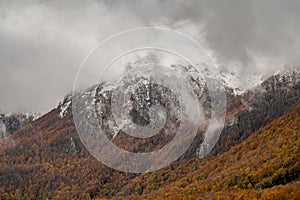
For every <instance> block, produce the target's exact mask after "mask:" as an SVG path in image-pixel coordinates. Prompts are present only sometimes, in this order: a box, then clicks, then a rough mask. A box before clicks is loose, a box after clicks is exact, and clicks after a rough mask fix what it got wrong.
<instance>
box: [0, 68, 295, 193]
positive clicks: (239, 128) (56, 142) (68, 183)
mask: <svg viewBox="0 0 300 200" xmlns="http://www.w3.org/2000/svg"><path fill="white" fill-rule="evenodd" d="M193 83H197V81H196V82H193ZM196 85H197V84H196ZM144 86H145V87H140V88H143V89H144V90H143V91H144V92H142V93H138V94H140V95H145V94H147V87H148V86H151V87H152V88H153V87H154V88H155V85H153V84H151V83H147V84H145V85H144ZM101 87H102V88H101ZM110 88H111V87H110ZM104 89H105V88H103V85H100V87H98V88H97V87H96V88H95V87H93V88H91V89H90V90H89V91H86V92H84V93H79V95H85V96H87V97H91V98H92V99H89V98H87V99H88V100H89V101H91V102H92V103H93V102H94V103H95V105H102V106H104V108H105V109H106V110H103V109H100V110H98V112H100V111H102V112H103V111H107V112H104V113H108V114H110V107H109V106H108V105H109V104H106V103H105V101H104V100H105V99H104V97H105V96H106V94H109V87H108V89H107V90H106V89H105V90H104ZM299 90H300V87H299V71H291V72H287V73H281V74H277V75H274V76H271V77H270V78H268V79H267V80H265V81H264V82H263V83H262V84H261V85H259V86H257V87H256V88H255V89H254V90H251V91H248V92H246V93H243V94H240V95H236V96H234V95H233V94H232V92H228V93H227V96H228V103H227V116H226V121H225V122H226V123H225V128H224V130H223V132H222V134H221V137H220V139H219V141H218V143H217V145H216V146H215V148H214V149H213V151H212V152H211V153H210V154H209V156H208V157H206V158H204V159H199V158H198V155H197V152H198V151H197V149H198V148H199V144H201V142H202V139H203V138H202V133H203V130H202V128H201V127H200V128H199V133H198V134H197V136H196V138H195V141H194V142H193V144H192V145H191V147H190V148H189V149H188V151H187V152H186V153H185V154H184V155H183V156H182V157H181V158H180V159H179V160H178V161H176V162H175V163H173V164H172V165H170V166H168V167H166V168H164V169H161V170H159V171H156V172H151V173H146V174H130V173H125V172H119V171H116V170H113V169H110V168H108V167H106V166H104V165H103V164H101V163H100V162H99V161H97V160H96V159H95V158H93V157H92V156H91V155H90V154H89V152H88V151H87V150H86V149H85V147H84V146H83V144H82V142H81V140H80V138H79V136H78V134H77V131H76V128H75V125H74V121H73V116H72V96H71V95H68V96H67V97H66V98H65V99H64V100H63V102H61V103H60V104H59V106H58V107H57V108H55V109H53V110H52V111H50V112H49V113H47V114H45V115H44V116H42V117H41V118H39V119H37V120H35V121H33V122H30V123H27V124H25V125H24V126H23V127H22V128H21V129H19V130H17V131H16V132H14V133H13V134H12V135H11V136H10V139H11V140H13V141H14V144H13V145H9V144H6V143H5V144H4V145H1V146H0V196H1V197H2V198H4V199H7V198H11V199H39V198H40V199H47V198H48V199H90V198H96V197H105V198H112V197H129V196H131V195H144V196H145V197H148V196H147V195H149V197H150V198H151V197H153V196H151V195H162V193H156V194H155V192H154V191H155V190H158V189H159V188H161V190H162V191H163V189H164V188H166V189H167V188H170V189H174V188H173V185H172V184H177V183H178V184H180V182H181V180H183V179H184V178H185V177H193V176H194V174H195V176H196V175H197V176H196V178H195V179H197V180H199V181H201V179H203V180H205V181H204V182H201V184H203V185H204V186H203V187H206V185H205V182H206V181H207V182H208V184H207V189H208V190H211V191H212V188H211V187H212V186H213V185H214V184H215V183H216V187H217V182H213V181H212V182H209V181H211V180H210V177H212V178H211V179H212V180H213V178H214V177H215V174H212V176H210V171H205V167H207V168H208V169H212V170H215V169H220V170H223V171H224V173H225V172H226V169H225V168H224V169H223V168H222V165H223V164H224V163H222V162H223V161H224V160H223V159H221V158H223V157H222V156H224V155H225V156H226V155H227V156H228V155H231V153H232V151H233V150H232V149H235V150H236V153H235V154H234V155H235V156H236V155H240V157H242V156H243V155H244V154H245V155H246V154H247V159H249V160H250V159H253V162H256V160H257V163H259V164H258V165H257V166H256V168H258V167H261V166H264V165H263V164H262V163H261V159H263V161H264V162H266V161H267V160H266V159H269V157H266V158H264V156H263V155H262V156H261V157H255V155H254V154H250V153H251V151H252V150H251V151H249V152H250V153H249V152H248V151H247V150H246V149H245V148H244V146H247V145H245V144H244V143H245V142H246V141H247V142H248V141H250V143H251V141H252V140H253V138H258V135H264V130H269V129H271V128H270V127H273V126H275V125H274V124H273V123H274V120H275V121H276V120H278V121H280V120H281V121H282V123H279V124H280V126H278V130H279V132H283V131H285V130H290V129H291V130H292V131H293V130H296V140H295V141H294V140H293V139H291V141H290V138H289V136H286V134H284V137H283V138H285V137H287V138H288V139H287V141H286V142H287V145H286V146H287V147H288V150H285V151H284V153H282V154H280V156H281V157H280V156H277V154H274V155H275V157H276V160H277V161H278V162H281V161H286V160H290V159H292V158H294V157H290V156H289V154H288V153H293V152H295V151H294V150H293V149H290V148H289V146H291V145H295V144H298V143H299V141H298V139H297V138H298V135H297V134H298V133H299V129H297V128H298V126H297V122H298V121H297V120H296V119H298V115H297V114H296V113H297V112H298V111H299V106H298V107H296V109H295V108H293V107H294V106H296V105H298V104H299V103H300V100H299V97H300V93H299V92H300V91H299ZM145 91H146V92H145ZM157 91H158V94H157V95H154V96H151V97H150V100H149V102H150V103H153V102H154V101H153V100H154V99H155V97H159V96H161V97H163V95H162V94H168V95H170V96H171V97H172V93H169V91H167V90H164V89H163V88H157ZM159 91H164V92H165V93H161V92H159ZM199 91H202V92H201V93H199V94H204V96H200V95H199V96H198V97H203V98H204V99H203V101H201V102H202V103H203V105H204V106H206V102H209V99H206V98H205V97H206V96H205V87H203V90H199ZM229 91H230V90H229ZM95 97H97V98H98V99H97V98H96V99H95ZM100 97H102V98H100ZM143 99H146V98H143ZM97 100H98V101H97ZM206 100H207V101H206ZM159 101H160V102H162V103H164V102H165V103H167V101H163V98H161V99H160V100H159ZM133 102H137V101H136V100H134V101H133ZM149 102H146V101H145V102H141V103H139V104H134V108H139V107H141V105H147V103H149ZM207 104H208V103H207ZM174 105H176V104H174ZM145 109H148V107H147V106H146V108H145ZM172 109H175V110H176V109H177V107H176V106H175V107H172ZM206 109H207V110H208V111H209V105H208V107H206ZM136 110H137V112H138V111H142V110H140V109H136ZM289 110H290V112H291V113H292V114H290V113H289V114H286V115H284V113H287V112H288V111H289ZM137 112H133V114H132V117H133V118H135V117H136V118H137V119H136V120H137V121H138V120H141V119H142V120H141V121H139V122H138V123H144V122H145V121H146V122H147V114H146V112H141V113H137ZM136 113H137V114H136ZM207 113H208V116H209V112H207ZM298 113H299V112H298ZM282 115H284V116H283V118H280V117H281V116H282ZM101 116H104V118H100V119H101V120H103V121H104V122H105V120H108V119H110V117H108V116H109V115H107V114H105V115H103V113H102V115H101ZM105 116H107V118H105ZM141 116H142V118H140V117H141ZM170 120H171V119H170ZM294 121H295V122H294ZM170 122H172V120H171V121H170ZM295 123H296V124H295ZM276 124H277V123H276ZM298 124H299V123H298ZM269 126H270V127H269ZM263 127H264V128H263ZM276 127H277V125H276ZM295 128H296V129H295ZM109 130H110V129H109ZM108 133H110V134H109V135H108V136H109V137H110V138H111V139H112V141H113V142H114V143H115V144H116V145H120V146H121V147H122V148H124V149H128V150H133V151H138V150H139V149H141V147H142V150H143V151H147V150H151V149H153V147H154V146H155V145H157V144H158V146H159V145H161V146H162V145H163V144H164V142H167V141H169V139H171V138H169V137H165V138H164V137H163V134H161V135H160V136H158V137H156V138H152V140H151V141H147V142H148V143H143V142H145V141H142V140H141V141H138V142H136V140H133V139H132V138H128V137H125V134H124V133H122V132H121V131H118V132H108ZM276 133H278V131H276ZM252 135H254V136H252ZM261 137H263V136H261ZM162 138H163V139H162ZM251 138H252V139H251ZM262 139H263V141H264V142H263V143H262V144H259V145H260V146H263V145H267V144H268V143H270V145H269V146H266V148H267V147H271V146H272V145H271V144H273V143H272V141H273V139H274V141H273V142H274V143H276V142H277V139H279V137H275V136H274V137H273V135H272V137H267V138H262ZM295 142H296V143H295ZM145 144H146V145H145ZM276 144H277V143H276ZM122 145H123V146H122ZM241 145H242V147H243V148H240V146H241ZM243 145H244V146H243ZM249 145H250V144H249ZM257 145H258V144H257ZM273 146H274V145H273ZM296 146H297V145H296ZM298 146H299V145H298ZM239 148H240V149H239ZM284 148H285V147H284ZM278 149H281V148H278ZM240 150H241V151H240ZM296 150H297V149H296ZM239 151H240V152H239ZM262 151H263V149H262ZM227 152H231V153H230V154H226V153H227ZM276 152H277V150H276ZM276 152H275V153H276ZM298 152H299V151H298ZM248 153H249V154H248ZM257 153H259V155H261V154H262V152H261V151H258V152H257ZM272 155H273V154H272ZM251 156H252V157H251ZM295 156H296V158H298V157H297V156H299V154H297V152H296V155H295ZM226 158H228V157H226ZM234 158H235V157H234ZM271 158H272V156H271ZM220 160H221V161H222V162H221V161H220ZM298 160H299V159H298ZM238 161H240V160H238ZM238 161H237V160H234V159H233V161H232V163H233V167H234V166H236V168H237V169H241V166H240V165H239V164H240V162H238ZM296 161H297V159H296ZM253 162H252V163H253ZM229 163H230V162H229ZM291 163H292V164H293V165H291V166H294V165H295V163H297V162H295V161H294V160H292V161H291ZM226 166H227V165H226ZM256 168H255V170H256ZM263 169H264V168H263ZM274 169H275V170H276V169H279V168H278V167H277V166H276V167H274ZM287 169H289V170H290V169H294V168H290V166H289V165H288V167H287ZM295 169H297V168H295ZM255 170H254V172H255ZM212 172H214V173H218V171H212ZM263 172H265V173H268V172H269V173H270V174H271V175H270V176H273V174H274V173H275V172H273V171H272V169H271V168H270V167H267V168H266V169H264V171H263ZM197 173H198V174H197ZM201 173H203V175H202V174H201ZM230 173H234V171H230ZM199 174H200V175H199ZM204 175H205V176H204ZM242 175H243V174H242ZM242 175H241V174H240V173H237V175H236V176H237V180H236V183H235V182H233V183H232V184H233V186H232V187H231V189H232V190H233V192H237V193H238V192H239V191H240V190H243V187H244V186H241V187H240V188H239V187H238V185H239V184H240V183H241V184H242V183H243V181H246V179H244V177H243V176H242ZM255 175H256V174H252V176H255ZM224 176H225V175H224ZM264 176H265V175H264ZM264 176H263V178H259V179H257V180H255V181H256V182H255V183H254V182H253V184H252V183H251V184H252V187H254V188H255V186H257V187H258V189H257V190H259V184H261V183H263V181H262V180H263V179H264V178H267V177H264ZM221 177H222V176H221ZM274 177H275V176H274ZM221 179H222V178H221ZM294 179H297V178H295V176H293V180H290V179H289V181H286V182H280V181H279V182H276V183H275V182H274V183H275V184H273V180H271V182H272V184H273V185H269V186H268V185H265V186H261V187H262V189H263V188H264V187H266V188H268V187H272V186H275V185H278V184H286V183H287V182H291V181H294ZM216 180H217V181H219V180H220V179H216ZM192 181H193V179H192ZM192 181H189V180H187V182H184V183H183V185H186V187H187V188H188V189H189V188H190V189H191V190H192V187H193V185H190V183H189V182H191V183H192ZM226 181H227V179H226ZM229 181H230V180H229ZM233 181H235V179H234V177H233ZM221 183H222V184H223V182H221ZM224 184H225V183H224ZM256 184H257V185H256ZM236 185H237V188H235V187H234V186H236ZM244 185H245V184H244ZM247 185H248V183H247ZM286 186H287V187H288V185H286ZM278 187H279V186H278ZM294 187H296V188H297V187H298V185H297V183H292V186H291V188H294ZM180 188H185V187H180ZM188 189H187V191H188ZM217 189H218V188H217ZM271 189H272V188H271ZM201 190H202V189H201ZM218 190H222V189H220V188H219V189H218ZM266 190H268V189H266ZM173 191H174V194H177V193H175V189H174V190H173ZM180 191H181V190H180ZM182 191H183V190H182ZM183 192H184V191H183ZM165 193H167V192H165ZM187 193H191V195H192V196H196V195H200V194H201V195H202V194H203V193H201V191H200V192H199V191H198V190H197V191H196V193H197V194H195V193H192V192H191V191H188V192H187ZM182 194H185V193H182ZM213 195H215V194H213ZM224 195H227V194H224ZM133 198H136V197H135V196H133Z"/></svg>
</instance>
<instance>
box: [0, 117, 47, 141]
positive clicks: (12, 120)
mask: <svg viewBox="0 0 300 200" xmlns="http://www.w3.org/2000/svg"><path fill="white" fill-rule="evenodd" d="M40 116H41V115H40V114H36V113H25V114H22V113H19V114H0V139H3V138H4V137H6V136H9V135H10V134H12V133H13V132H15V131H16V130H18V129H19V128H21V127H22V126H23V125H24V124H26V123H29V122H31V121H34V120H36V119H38V118H39V117H40Z"/></svg>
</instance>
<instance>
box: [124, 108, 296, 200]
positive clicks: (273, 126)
mask: <svg viewBox="0 0 300 200" xmlns="http://www.w3.org/2000/svg"><path fill="white" fill-rule="evenodd" d="M299 144H300V104H298V105H297V106H295V107H293V108H292V109H291V110H290V111H288V112H287V113H286V114H284V115H283V116H282V117H280V118H278V119H276V120H274V121H272V122H271V123H269V124H267V125H266V126H264V127H262V128H261V129H259V130H258V131H256V132H255V133H253V134H252V135H251V136H250V137H249V138H247V139H246V140H244V141H243V142H242V143H241V144H239V145H236V146H234V147H232V148H231V149H230V150H229V151H228V152H226V153H224V154H222V155H219V156H217V157H216V158H214V159H213V160H211V161H210V162H205V163H201V162H199V161H198V162H197V161H194V162H191V163H189V164H187V165H186V166H184V168H185V170H186V171H188V174H187V176H185V177H182V178H178V179H176V180H175V181H174V180H173V181H172V182H169V181H168V179H169V178H173V177H172V176H176V175H175V174H174V173H176V172H174V171H169V172H168V171H167V170H166V171H165V172H164V174H165V175H166V174H168V178H166V180H165V181H166V182H169V183H168V184H167V185H166V186H164V187H161V188H159V189H158V190H154V191H152V192H151V193H149V194H146V195H144V196H142V197H139V198H138V197H137V196H135V199H147V198H149V199H166V198H169V199H196V198H197V199H200V198H204V199H295V200H296V199H297V198H299V196H300V179H299V178H300V146H299ZM150 176H152V175H150ZM161 176H162V177H157V176H156V179H160V178H164V176H163V175H161ZM153 183H157V182H153V181H152V180H150V178H149V177H147V175H146V176H145V177H142V178H140V177H137V178H135V179H134V180H133V181H131V183H130V184H131V185H130V186H129V187H128V188H131V189H132V190H133V191H135V192H136V191H139V189H140V188H143V190H144V191H147V190H148V189H149V188H151V187H152V184H153ZM145 193H146V192H145Z"/></svg>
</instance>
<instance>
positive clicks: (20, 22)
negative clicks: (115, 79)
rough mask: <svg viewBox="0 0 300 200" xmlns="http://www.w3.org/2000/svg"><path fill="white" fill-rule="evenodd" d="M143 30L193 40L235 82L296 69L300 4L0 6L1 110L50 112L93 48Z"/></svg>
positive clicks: (7, 0)
mask: <svg viewBox="0 0 300 200" xmlns="http://www.w3.org/2000/svg"><path fill="white" fill-rule="evenodd" d="M142 26H161V27H168V28H172V29H176V30H179V31H181V32H183V33H186V34H188V35H190V36H192V37H193V38H194V39H196V40H198V41H199V42H201V43H202V44H203V45H204V46H205V47H206V48H208V49H209V50H210V51H211V52H212V53H213V54H212V55H213V57H214V59H215V60H216V61H217V63H218V65H219V66H220V68H226V69H229V70H234V71H236V72H237V73H238V74H239V75H241V77H247V76H248V74H253V73H256V74H261V73H263V74H265V75H268V74H271V73H273V72H274V71H277V70H279V69H281V68H282V67H283V66H284V65H286V64H287V65H299V63H300V1H299V0H287V1H282V0H265V1H260V0H248V1H240V0H236V1H234V0H230V1H215V0H207V1H202V0H189V1H184V0H151V1H150V0H144V1H143V0H131V1H124V0H122V1H121V0H120V1H118V0H115V1H114V0H112V1H111V0H103V1H100V0H97V1H96V0H94V1H93V0H90V1H84V0H72V1H71V0H52V1H48V0H27V1H23V0H1V1H0V94H1V98H0V110H3V111H8V112H16V111H22V110H28V111H34V112H46V111H49V110H50V109H52V108H54V107H56V106H57V104H58V102H59V101H61V100H62V98H63V97H64V96H65V94H67V93H69V92H70V91H71V90H72V86H73V83H74V79H75V75H76V72H77V70H78V67H79V65H80V63H81V62H82V60H83V59H84V57H85V56H86V55H87V53H88V52H89V51H90V50H91V49H92V48H93V47H94V46H95V45H97V44H98V43H99V42H101V41H103V40H104V39H106V38H107V37H109V36H110V35H112V34H116V33H118V32H120V31H124V30H127V29H131V28H137V27H142ZM241 84H242V82H241Z"/></svg>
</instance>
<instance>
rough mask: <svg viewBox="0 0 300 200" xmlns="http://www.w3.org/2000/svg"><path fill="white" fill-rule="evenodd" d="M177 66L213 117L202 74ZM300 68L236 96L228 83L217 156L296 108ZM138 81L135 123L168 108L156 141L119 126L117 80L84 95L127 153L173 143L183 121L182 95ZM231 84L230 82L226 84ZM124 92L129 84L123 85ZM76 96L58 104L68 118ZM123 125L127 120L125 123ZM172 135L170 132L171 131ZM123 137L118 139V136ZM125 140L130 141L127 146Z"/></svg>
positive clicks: (131, 109) (110, 135) (132, 115)
mask: <svg viewBox="0 0 300 200" xmlns="http://www.w3.org/2000/svg"><path fill="white" fill-rule="evenodd" d="M173 67H174V68H177V70H178V72H179V73H181V74H183V75H184V76H185V77H186V79H187V80H189V84H190V85H191V86H192V88H193V91H194V92H195V93H196V94H197V98H198V102H199V105H200V106H202V107H203V108H204V110H203V112H204V116H205V119H209V117H210V111H211V101H210V97H209V93H208V90H207V87H206V85H205V84H203V83H204V82H203V80H201V79H200V78H198V77H200V75H199V74H197V72H195V71H194V70H193V69H192V68H190V67H185V66H173ZM299 80H300V72H299V71H298V70H288V71H284V72H280V73H277V74H275V75H273V76H271V77H269V78H268V79H266V80H265V81H263V82H262V83H261V84H260V85H257V86H256V87H255V88H254V89H253V90H249V91H246V92H244V93H242V94H240V95H236V96H235V95H234V93H233V90H232V89H230V88H228V87H225V91H226V96H227V101H228V102H227V116H226V121H225V127H224V130H223V132H222V134H221V137H220V139H219V141H218V143H217V145H216V146H215V148H214V150H213V151H212V155H216V154H218V153H223V152H225V151H227V150H228V149H229V148H230V147H231V146H234V145H236V144H238V143H240V142H241V141H243V140H245V139H246V138H247V137H249V135H250V134H251V133H252V132H254V131H256V130H258V129H259V128H261V127H262V126H264V125H265V124H267V123H269V122H270V121H272V120H274V119H276V118H277V117H279V116H281V115H282V114H283V113H285V112H286V111H287V110H289V109H290V108H291V107H292V106H294V105H296V104H297V103H299V101H300V81H299ZM131 81H133V82H134V84H136V85H138V87H136V89H135V90H134V92H133V93H132V94H131V96H130V99H129V101H128V102H127V105H130V106H128V107H129V110H128V113H129V115H128V117H129V118H131V119H130V120H131V122H134V123H135V124H138V125H141V126H145V125H148V124H149V123H150V121H149V120H150V116H149V111H150V109H151V107H153V106H158V105H162V106H163V107H164V108H165V110H166V111H167V113H166V115H167V120H166V123H165V126H164V129H163V130H162V131H161V132H160V133H159V134H158V136H156V137H152V138H151V139H148V140H147V139H141V140H140V141H138V140H139V139H133V138H132V137H130V136H128V135H126V134H125V133H124V132H122V127H119V125H120V124H116V121H115V119H114V116H113V113H112V106H111V104H112V94H113V91H114V90H115V89H116V88H117V86H116V85H114V84H112V83H109V84H107V83H101V84H99V85H98V86H97V87H94V88H92V89H90V90H89V91H87V92H85V93H83V94H81V95H84V96H88V97H90V100H89V101H90V102H92V103H90V104H86V105H87V107H88V106H90V108H91V110H93V109H95V110H96V113H97V117H98V120H99V123H100V124H101V126H102V129H103V130H105V133H106V134H107V136H108V138H110V139H112V140H114V142H115V143H117V144H118V145H119V146H121V147H122V148H125V149H127V148H128V146H129V147H130V149H127V150H128V151H129V150H131V151H134V152H135V151H146V150H149V149H151V150H153V149H152V148H153V147H152V146H153V145H158V144H159V145H158V146H157V148H160V147H162V146H163V145H165V144H166V143H167V142H168V141H170V140H171V139H172V138H173V136H174V134H176V128H178V123H180V121H179V118H178V115H179V114H180V109H181V108H180V104H179V103H178V96H176V95H178V94H175V93H173V91H171V90H169V89H168V88H166V87H163V86H161V85H158V84H156V83H154V82H152V81H151V79H148V80H147V79H142V78H139V77H136V79H135V80H131ZM225 85H226V84H225ZM123 89H124V92H125V89H126V88H125V87H124V88H123ZM71 102H72V96H70V95H69V96H67V97H66V98H65V99H64V101H63V102H62V103H61V104H60V105H59V107H58V108H59V110H60V116H61V117H64V116H65V115H67V114H71V110H72V108H71V107H72V103H71ZM123 122H124V123H125V122H126V120H124V121H123ZM203 132H204V129H200V130H199V134H198V136H197V137H196V138H195V142H194V143H193V144H192V145H191V148H190V149H189V151H188V152H187V155H188V156H187V157H188V158H190V157H193V156H195V154H196V152H197V148H198V147H199V144H201V142H202V139H203V138H202V133H203ZM168 133H169V134H168ZM117 136H118V137H117ZM124 143H126V144H125V145H124ZM134 143H141V144H144V145H138V147H139V148H140V149H136V148H133V146H134Z"/></svg>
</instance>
